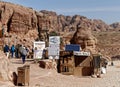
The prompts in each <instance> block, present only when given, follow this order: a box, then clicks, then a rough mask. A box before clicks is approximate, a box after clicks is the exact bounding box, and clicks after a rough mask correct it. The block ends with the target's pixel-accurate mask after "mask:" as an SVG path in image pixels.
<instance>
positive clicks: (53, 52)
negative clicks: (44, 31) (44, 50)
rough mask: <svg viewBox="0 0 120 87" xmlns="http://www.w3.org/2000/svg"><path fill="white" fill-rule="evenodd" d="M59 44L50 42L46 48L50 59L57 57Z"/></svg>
mask: <svg viewBox="0 0 120 87" xmlns="http://www.w3.org/2000/svg"><path fill="white" fill-rule="evenodd" d="M59 51H60V47H59V44H50V45H49V48H48V55H49V58H50V59H59Z"/></svg>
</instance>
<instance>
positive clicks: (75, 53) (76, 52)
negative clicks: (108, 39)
mask: <svg viewBox="0 0 120 87" xmlns="http://www.w3.org/2000/svg"><path fill="white" fill-rule="evenodd" d="M74 55H76V56H90V52H83V51H81V52H79V51H74Z"/></svg>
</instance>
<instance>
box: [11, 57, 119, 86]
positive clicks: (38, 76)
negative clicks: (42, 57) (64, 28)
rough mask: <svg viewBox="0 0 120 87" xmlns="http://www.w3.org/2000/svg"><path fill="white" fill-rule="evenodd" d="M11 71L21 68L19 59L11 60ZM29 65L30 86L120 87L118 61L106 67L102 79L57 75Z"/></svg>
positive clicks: (37, 66) (35, 65)
mask: <svg viewBox="0 0 120 87" xmlns="http://www.w3.org/2000/svg"><path fill="white" fill-rule="evenodd" d="M10 61H11V65H10V66H11V70H13V71H16V70H17V67H19V66H23V64H22V61H21V60H19V59H11V60H10ZM26 64H29V65H30V86H32V87H33V86H35V85H37V86H40V87H120V61H115V62H114V66H108V68H107V74H104V75H102V78H91V77H75V76H72V75H69V76H66V75H61V74H58V73H57V72H56V71H55V70H47V69H42V68H40V67H39V65H38V64H34V63H33V62H32V61H29V62H26Z"/></svg>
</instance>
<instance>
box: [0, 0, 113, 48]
mask: <svg viewBox="0 0 120 87" xmlns="http://www.w3.org/2000/svg"><path fill="white" fill-rule="evenodd" d="M78 25H80V26H82V27H83V28H85V29H86V31H87V30H89V28H90V29H91V30H93V31H107V30H109V29H110V28H111V27H110V26H109V25H107V24H105V23H104V22H103V21H101V20H91V19H88V18H86V17H84V16H80V15H74V16H64V15H57V14H56V13H55V12H52V11H46V10H42V11H40V12H38V11H35V10H33V9H31V8H26V7H23V6H20V5H15V4H11V3H6V2H1V1H0V30H2V29H3V28H4V36H5V38H4V39H5V43H8V44H10V45H12V44H17V43H20V44H25V45H26V46H28V47H31V46H32V45H31V44H33V41H34V40H39V39H40V40H43V41H47V38H48V35H49V34H50V33H51V32H53V31H55V32H56V33H57V34H59V35H61V37H65V38H64V40H63V42H66V43H69V42H70V40H71V38H72V36H73V35H74V33H75V32H76V31H78V32H81V30H80V31H79V30H78V29H77V28H78V27H77V26H78ZM75 34H76V33H75ZM86 34H87V33H86Z"/></svg>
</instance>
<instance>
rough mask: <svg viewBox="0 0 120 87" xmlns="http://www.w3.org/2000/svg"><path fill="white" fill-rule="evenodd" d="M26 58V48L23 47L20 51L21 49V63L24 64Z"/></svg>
mask: <svg viewBox="0 0 120 87" xmlns="http://www.w3.org/2000/svg"><path fill="white" fill-rule="evenodd" d="M26 56H27V50H26V48H25V47H24V46H23V47H22V49H21V57H22V62H23V64H24V63H25V59H26Z"/></svg>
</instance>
